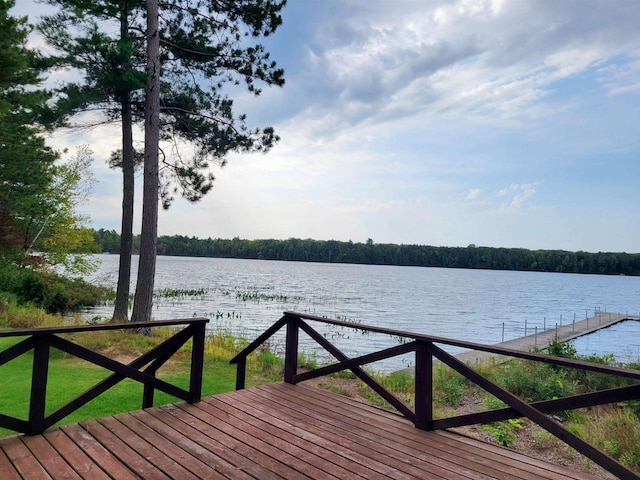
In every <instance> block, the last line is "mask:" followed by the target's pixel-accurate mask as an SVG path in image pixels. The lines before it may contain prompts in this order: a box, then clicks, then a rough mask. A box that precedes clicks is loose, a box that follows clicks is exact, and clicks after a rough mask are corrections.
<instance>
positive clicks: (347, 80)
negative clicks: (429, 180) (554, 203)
mask: <svg viewBox="0 0 640 480" xmlns="http://www.w3.org/2000/svg"><path fill="white" fill-rule="evenodd" d="M585 3H586V4H585ZM322 5H323V6H322V7H320V6H319V5H318V4H311V6H309V4H305V6H304V9H302V7H300V6H297V7H293V9H292V12H293V13H292V15H295V16H296V17H298V16H302V15H306V16H309V15H311V16H313V17H314V18H315V20H316V21H315V23H308V24H307V27H308V28H311V29H312V31H311V33H310V38H311V39H313V40H310V41H308V43H307V44H306V56H305V58H304V59H303V63H304V69H305V72H304V75H303V76H301V77H295V78H292V80H291V84H292V85H291V84H290V85H288V86H287V87H285V88H292V90H290V91H293V92H294V101H293V103H292V104H291V106H295V105H297V107H296V108H303V110H302V111H300V110H298V111H291V114H292V115H293V116H294V117H297V116H298V115H304V116H306V117H308V116H311V117H313V118H317V119H319V120H320V119H324V120H325V121H318V122H317V123H316V124H315V129H314V132H313V134H312V135H311V136H314V137H315V138H318V135H320V137H325V136H327V135H329V136H330V135H331V134H332V133H333V134H335V133H336V132H338V131H341V130H344V129H348V128H352V127H354V126H356V125H358V124H366V125H375V124H379V123H385V122H389V121H394V120H397V119H399V118H409V117H412V116H415V115H429V116H431V117H434V116H436V117H438V116H443V115H449V116H454V117H461V116H464V117H465V118H470V117H473V118H476V119H477V120H478V121H491V122H492V123H494V124H496V123H499V122H502V123H507V124H508V123H513V122H517V121H519V120H522V119H527V118H537V117H538V116H541V115H549V114H550V113H551V112H554V111H556V109H557V108H558V107H557V105H555V104H554V103H553V100H552V99H551V98H549V96H550V94H551V93H552V92H553V90H554V85H555V84H556V82H558V81H561V80H563V79H566V78H571V77H574V76H576V75H579V74H580V73H582V72H585V71H587V70H589V69H591V68H596V67H597V66H598V65H601V64H602V63H603V62H605V61H606V60H607V59H608V58H612V57H615V56H625V55H626V53H625V52H627V51H628V50H629V46H630V43H631V44H632V45H633V44H635V45H636V47H638V46H640V41H639V40H638V33H637V32H636V30H637V28H636V27H637V24H636V22H635V21H634V20H633V19H634V18H638V17H639V16H640V4H639V3H636V2H626V3H625V4H624V5H621V6H620V8H610V7H609V6H608V5H607V4H606V3H605V2H599V1H593V0H592V1H589V0H586V1H585V2H584V3H575V2H551V1H520V2H501V1H474V2H469V1H466V0H460V1H454V2H428V3H427V2H402V3H400V4H398V5H395V6H394V10H393V12H391V11H390V10H389V6H388V4H387V3H386V2H367V3H363V2H342V1H335V0H333V1H332V0H328V1H326V2H323V4H322ZM287 8H291V7H287ZM314 9H317V10H318V11H313V10H314ZM329 11H330V12H331V15H329V14H328V12H329ZM286 22H287V18H285V24H284V25H285V27H283V28H286V25H287V23H286ZM614 74H615V75H616V78H617V79H618V80H616V81H617V82H622V85H620V86H618V87H617V90H615V91H620V89H621V88H633V85H634V83H633V82H632V81H631V78H632V76H631V75H628V77H629V78H628V79H626V80H625V81H622V80H621V79H620V75H621V72H607V71H602V72H601V75H602V80H601V82H602V84H603V85H605V84H607V82H608V81H609V77H610V76H611V75H614ZM636 78H637V77H636ZM301 82H304V83H301ZM612 88H613V87H612ZM302 91H307V92H312V95H311V96H309V97H308V98H307V102H306V103H305V104H304V107H303V106H302V105H300V104H298V103H297V102H296V101H295V98H298V96H299V95H300V92H302ZM612 91H614V90H612ZM545 102H547V103H545ZM541 107H542V108H541ZM285 108H287V107H285Z"/></svg>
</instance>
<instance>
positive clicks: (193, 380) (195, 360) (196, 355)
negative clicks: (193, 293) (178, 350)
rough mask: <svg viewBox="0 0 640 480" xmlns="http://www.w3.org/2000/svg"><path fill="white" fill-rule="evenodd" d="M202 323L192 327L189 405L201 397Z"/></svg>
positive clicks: (203, 336) (203, 325)
mask: <svg viewBox="0 0 640 480" xmlns="http://www.w3.org/2000/svg"><path fill="white" fill-rule="evenodd" d="M204 340H205V324H204V322H203V323H201V324H198V325H194V326H193V342H192V344H191V377H190V381H189V397H190V398H189V403H196V402H199V401H200V399H201V397H202V369H203V364H204Z"/></svg>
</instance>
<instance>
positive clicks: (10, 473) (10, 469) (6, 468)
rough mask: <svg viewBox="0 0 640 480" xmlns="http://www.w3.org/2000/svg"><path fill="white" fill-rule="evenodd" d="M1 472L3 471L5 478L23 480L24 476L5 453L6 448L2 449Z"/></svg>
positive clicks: (0, 456)
mask: <svg viewBox="0 0 640 480" xmlns="http://www.w3.org/2000/svg"><path fill="white" fill-rule="evenodd" d="M0 472H2V479H3V480H5V479H6V480H21V479H22V477H21V476H20V474H19V473H18V471H17V470H16V469H15V467H14V466H13V463H11V460H10V459H9V458H8V457H7V454H6V453H4V450H2V449H0Z"/></svg>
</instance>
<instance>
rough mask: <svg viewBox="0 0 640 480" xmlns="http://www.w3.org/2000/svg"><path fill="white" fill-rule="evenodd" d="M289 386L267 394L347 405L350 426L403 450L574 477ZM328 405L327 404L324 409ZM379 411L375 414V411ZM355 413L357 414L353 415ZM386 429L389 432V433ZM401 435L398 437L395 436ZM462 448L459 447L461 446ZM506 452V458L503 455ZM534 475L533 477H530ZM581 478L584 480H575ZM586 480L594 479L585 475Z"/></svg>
mask: <svg viewBox="0 0 640 480" xmlns="http://www.w3.org/2000/svg"><path fill="white" fill-rule="evenodd" d="M289 387H290V386H284V388H283V389H278V390H272V391H271V392H270V393H271V394H275V395H279V396H280V397H282V396H283V395H287V396H293V395H295V396H298V397H299V398H301V399H306V402H307V404H309V405H312V406H313V409H314V410H318V409H319V410H320V411H323V412H325V413H331V412H332V411H334V410H335V408H336V407H335V404H336V403H344V404H350V405H351V406H352V407H353V408H354V409H352V410H349V411H348V413H346V414H347V415H349V417H350V418H351V422H352V424H353V425H362V424H363V423H364V424H365V425H368V426H375V427H376V428H375V430H373V431H374V433H375V434H376V435H385V432H388V433H387V436H388V438H389V439H390V440H392V441H393V442H394V444H397V445H399V446H402V449H405V448H411V447H417V448H418V449H419V450H421V449H423V448H430V447H433V448H435V451H434V452H432V453H433V454H435V455H438V454H439V455H441V456H445V457H446V458H447V460H448V461H460V458H459V457H462V461H472V462H475V463H477V464H478V465H482V464H485V463H486V464H488V465H491V466H492V470H493V469H495V468H496V467H497V468H499V469H500V470H501V471H503V472H506V473H509V474H511V475H513V478H536V477H535V476H536V475H537V476H539V478H545V479H553V480H564V479H566V478H573V477H571V475H575V474H576V472H574V471H572V470H569V469H567V468H565V467H562V466H558V465H553V464H549V463H547V462H544V461H542V460H539V459H536V458H534V457H530V456H527V455H522V454H519V453H516V452H513V451H511V450H506V449H504V448H502V447H499V446H497V445H491V444H488V443H485V442H479V441H476V440H474V439H470V438H466V437H464V436H461V435H458V434H453V433H449V432H433V434H434V435H444V436H443V437H440V438H438V440H437V441H435V442H425V441H424V439H423V433H424V432H421V431H420V430H417V429H415V428H414V427H413V425H412V424H411V423H410V422H408V421H401V422H399V421H398V415H396V414H394V413H392V412H388V411H384V410H382V411H380V410H379V409H375V410H373V411H372V410H370V409H367V410H366V411H364V412H363V411H361V410H362V409H361V405H362V404H361V402H359V401H356V400H353V399H350V398H348V397H344V396H340V398H335V397H334V396H333V395H332V394H331V393H330V392H328V393H329V396H327V395H325V393H327V392H326V391H324V390H320V391H318V389H315V388H312V389H308V387H305V386H303V385H301V386H299V387H300V388H299V390H287V388H289ZM305 388H306V389H308V391H305ZM309 392H313V395H309ZM327 405H330V406H329V407H327ZM376 410H378V411H376ZM355 412H360V413H359V414H358V413H355ZM363 416H364V417H365V418H366V419H367V421H366V422H362V419H363ZM389 427H390V428H392V430H389ZM400 432H401V433H402V435H398V433H400ZM461 442H462V444H464V445H465V448H461V447H462V446H463V445H461V444H460V443H461ZM507 452H509V454H508V455H506V453H507ZM532 476H533V477H532ZM576 478H583V477H576ZM586 478H593V477H589V476H587V477H586Z"/></svg>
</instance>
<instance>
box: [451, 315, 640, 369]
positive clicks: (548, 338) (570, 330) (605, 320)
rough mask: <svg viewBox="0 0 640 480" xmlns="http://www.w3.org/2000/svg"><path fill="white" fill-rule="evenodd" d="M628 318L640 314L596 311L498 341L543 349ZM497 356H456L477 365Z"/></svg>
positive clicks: (475, 353)
mask: <svg viewBox="0 0 640 480" xmlns="http://www.w3.org/2000/svg"><path fill="white" fill-rule="evenodd" d="M626 320H640V315H628V314H626V313H610V312H603V311H599V310H598V311H596V312H595V316H593V317H590V318H586V319H584V320H580V321H577V322H576V321H574V322H570V323H568V324H564V325H562V326H560V325H556V327H555V328H550V329H547V330H545V331H543V332H538V331H534V333H533V334H531V335H527V336H526V337H520V338H514V339H513V340H507V341H506V342H502V343H498V344H497V345H496V346H497V347H504V348H509V349H512V350H520V351H525V352H530V351H532V350H535V349H540V350H543V349H545V348H546V347H548V346H549V345H550V344H551V343H552V342H553V341H554V340H557V341H558V342H566V341H568V340H573V339H574V338H577V337H582V336H584V335H588V334H590V333H593V332H597V331H598V330H602V329H603V328H607V327H610V326H612V325H615V324H616V323H620V322H624V321H626ZM492 357H493V358H495V354H493V353H489V352H480V351H474V350H471V351H468V352H462V353H459V354H457V355H456V358H457V359H459V360H462V361H463V362H465V363H467V364H469V365H477V364H480V363H484V362H486V361H487V360H488V359H489V358H492Z"/></svg>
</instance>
